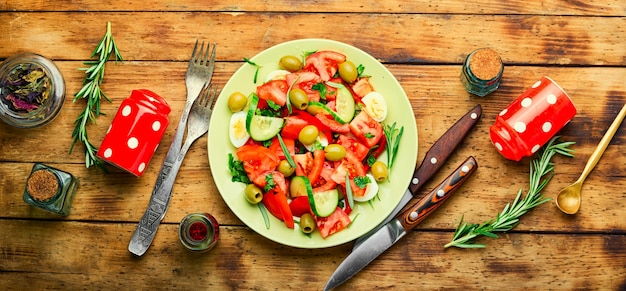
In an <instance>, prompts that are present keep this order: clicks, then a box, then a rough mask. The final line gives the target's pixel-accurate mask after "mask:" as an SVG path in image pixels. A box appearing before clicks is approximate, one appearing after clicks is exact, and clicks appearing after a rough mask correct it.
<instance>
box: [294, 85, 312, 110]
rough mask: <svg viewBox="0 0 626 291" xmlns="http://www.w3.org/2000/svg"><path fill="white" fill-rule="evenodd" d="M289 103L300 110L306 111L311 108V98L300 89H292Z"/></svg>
mask: <svg viewBox="0 0 626 291" xmlns="http://www.w3.org/2000/svg"><path fill="white" fill-rule="evenodd" d="M289 101H290V102H291V104H292V105H293V106H294V107H296V108H298V109H300V110H305V109H306V108H307V106H309V96H308V95H307V94H306V92H304V90H302V89H300V88H292V89H291V91H289Z"/></svg>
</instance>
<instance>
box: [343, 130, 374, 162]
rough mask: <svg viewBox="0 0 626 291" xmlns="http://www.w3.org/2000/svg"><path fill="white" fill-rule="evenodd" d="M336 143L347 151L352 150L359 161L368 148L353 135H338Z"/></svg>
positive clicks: (365, 154) (364, 155) (363, 157)
mask: <svg viewBox="0 0 626 291" xmlns="http://www.w3.org/2000/svg"><path fill="white" fill-rule="evenodd" d="M337 143H338V144H340V145H342V146H343V147H344V148H345V149H346V150H347V151H350V152H352V153H353V154H354V155H355V156H356V158H357V159H358V160H359V161H363V159H365V157H366V156H367V153H368V152H369V150H370V149H369V148H368V147H366V146H365V145H364V144H363V143H361V142H360V141H358V140H357V139H356V138H355V137H354V136H353V135H349V136H348V135H345V134H342V135H339V138H338V139H337Z"/></svg>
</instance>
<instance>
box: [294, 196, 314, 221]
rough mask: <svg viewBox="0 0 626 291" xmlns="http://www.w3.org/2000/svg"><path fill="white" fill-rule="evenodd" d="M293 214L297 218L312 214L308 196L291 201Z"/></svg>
mask: <svg viewBox="0 0 626 291" xmlns="http://www.w3.org/2000/svg"><path fill="white" fill-rule="evenodd" d="M289 208H290V209H291V214H293V216H296V217H300V216H302V215H303V214H305V213H311V206H310V205H309V197H308V196H298V197H296V198H294V199H293V200H291V203H289Z"/></svg>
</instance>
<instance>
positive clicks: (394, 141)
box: [383, 122, 404, 180]
mask: <svg viewBox="0 0 626 291" xmlns="http://www.w3.org/2000/svg"><path fill="white" fill-rule="evenodd" d="M383 130H384V132H385V138H386V139H387V168H388V170H389V175H388V176H387V180H389V177H390V176H391V167H393V162H394V161H395V160H396V154H397V153H398V147H400V139H401V138H402V133H403V132H404V126H402V127H400V129H397V128H396V123H395V122H394V123H393V124H392V125H383Z"/></svg>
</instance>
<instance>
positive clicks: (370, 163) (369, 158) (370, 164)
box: [367, 155, 376, 167]
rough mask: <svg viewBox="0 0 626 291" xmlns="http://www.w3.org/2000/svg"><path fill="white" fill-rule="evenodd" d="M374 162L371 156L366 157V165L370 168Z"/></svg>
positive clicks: (374, 159)
mask: <svg viewBox="0 0 626 291" xmlns="http://www.w3.org/2000/svg"><path fill="white" fill-rule="evenodd" d="M375 162H376V158H375V157H374V156H372V155H368V156H367V165H368V166H370V167H371V166H372V165H373V164H374V163H375Z"/></svg>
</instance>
